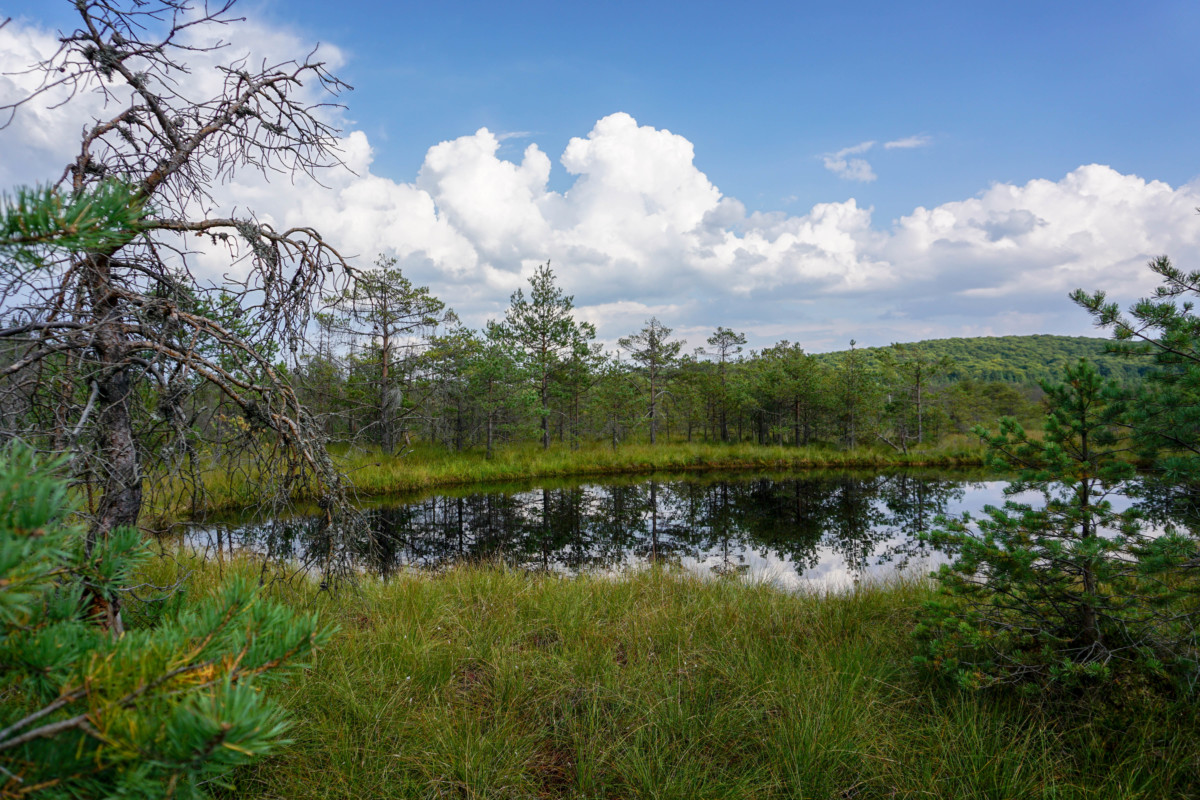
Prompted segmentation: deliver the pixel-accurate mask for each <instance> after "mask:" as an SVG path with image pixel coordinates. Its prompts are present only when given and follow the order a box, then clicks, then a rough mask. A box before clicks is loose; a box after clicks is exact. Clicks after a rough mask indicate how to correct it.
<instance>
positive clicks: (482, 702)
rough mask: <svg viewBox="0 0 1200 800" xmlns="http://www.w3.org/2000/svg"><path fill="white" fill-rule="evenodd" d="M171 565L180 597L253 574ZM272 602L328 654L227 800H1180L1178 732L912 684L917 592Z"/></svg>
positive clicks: (514, 591) (709, 588)
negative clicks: (280, 731) (288, 726)
mask: <svg viewBox="0 0 1200 800" xmlns="http://www.w3.org/2000/svg"><path fill="white" fill-rule="evenodd" d="M185 566H187V567H189V568H191V569H194V570H195V572H194V574H193V579H192V591H193V592H202V591H207V590H209V589H211V587H212V586H213V585H214V584H215V583H216V582H217V581H218V580H219V574H220V570H224V571H226V572H228V571H229V570H238V569H246V570H252V569H254V567H253V566H252V565H250V564H247V563H244V562H234V563H233V564H232V565H231V564H228V563H227V564H225V565H224V566H219V565H216V564H212V563H208V564H204V563H200V562H192V563H190V564H187V565H185ZM177 568H178V567H175V566H172V562H169V561H164V562H161V563H159V564H158V566H157V567H156V569H157V570H158V571H159V572H161V573H163V574H158V575H155V576H151V577H153V578H154V580H156V581H165V580H167V579H169V578H171V577H172V576H171V575H169V574H167V573H168V572H169V571H170V570H173V569H177ZM273 591H275V592H276V593H277V594H278V595H279V596H280V597H281V598H283V599H284V600H285V601H286V602H290V603H296V604H301V605H304V606H305V607H317V608H319V609H321V612H322V614H323V615H324V617H325V619H327V620H328V621H330V622H332V623H335V624H336V625H337V626H338V628H339V632H338V633H337V635H336V636H335V638H334V640H333V642H332V643H331V644H330V645H329V646H328V647H327V648H326V649H324V650H323V651H322V652H320V653H319V654H318V656H317V658H316V660H315V663H314V664H313V665H312V667H311V668H310V669H308V670H307V671H304V672H302V673H299V674H297V675H295V676H294V677H293V678H292V679H291V680H290V681H288V682H286V683H282V684H278V685H276V686H275V687H274V688H273V689H272V690H271V691H273V692H274V694H275V697H276V698H277V699H278V701H279V702H280V703H281V704H282V705H283V706H284V707H285V708H286V709H288V711H290V713H291V716H292V719H293V720H294V723H295V727H294V728H293V731H292V736H293V739H294V743H293V744H292V745H290V746H289V747H287V748H286V749H284V750H283V751H282V752H280V753H279V754H278V755H277V756H275V757H273V758H271V759H270V760H268V761H266V762H264V763H262V764H260V765H258V766H257V767H255V768H253V769H247V770H244V771H242V772H240V773H237V774H236V775H235V776H234V783H235V786H234V788H233V789H232V790H231V792H230V796H231V797H239V798H335V797H339V798H340V797H371V798H535V797H547V798H549V797H555V798H558V797H563V798H580V800H582V798H659V799H661V800H667V798H680V799H681V800H683V799H686V800H699V799H701V798H749V797H753V798H785V797H786V798H855V799H856V800H862V799H864V798H930V797H947V798H951V797H953V798H1160V797H1176V798H1178V797H1195V796H1200V783H1198V780H1200V779H1198V776H1200V744H1198V742H1200V737H1197V733H1200V731H1198V730H1197V727H1200V726H1197V723H1196V720H1195V716H1194V713H1192V712H1190V711H1189V712H1188V713H1187V714H1186V715H1185V714H1181V713H1179V710H1178V709H1174V710H1173V709H1171V708H1170V707H1162V708H1159V707H1157V706H1153V705H1139V706H1136V709H1137V710H1136V713H1129V712H1128V711H1127V710H1122V709H1120V708H1119V707H1118V706H1112V707H1111V708H1110V710H1109V711H1104V710H1103V709H1102V710H1100V711H1092V712H1088V713H1086V714H1085V713H1083V712H1076V713H1074V714H1073V715H1071V716H1066V715H1063V714H1062V713H1060V712H1061V710H1060V711H1059V712H1056V711H1054V710H1053V709H1052V707H1051V706H1036V705H1031V704H1028V703H1021V702H1018V701H1016V700H1012V699H1005V698H996V697H988V696H983V695H978V694H966V693H962V692H959V691H957V690H948V689H945V688H938V687H933V686H931V685H928V684H926V683H924V682H922V681H921V680H920V679H919V678H918V677H917V676H916V675H915V674H914V672H913V669H912V667H911V662H910V655H911V648H910V644H909V637H908V631H909V630H910V628H911V624H912V618H913V611H914V609H915V608H916V607H917V606H918V605H919V603H920V602H921V601H922V600H923V599H925V598H926V597H927V596H928V593H929V591H930V589H929V587H928V586H927V585H926V584H925V583H924V582H923V581H912V580H909V581H903V580H901V581H897V582H894V583H892V584H889V585H882V586H871V587H860V588H857V589H854V590H853V591H849V592H846V593H840V594H830V595H824V596H817V595H794V594H787V593H784V592H781V591H779V590H777V589H774V588H771V587H770V586H767V585H754V584H747V583H744V582H741V581H737V580H729V579H720V580H715V579H714V580H700V579H697V578H694V577H688V576H687V575H685V574H682V573H679V572H673V571H668V570H662V569H654V570H649V571H645V572H640V573H636V574H632V575H629V576H625V577H622V578H619V579H612V578H604V577H598V576H592V577H562V576H555V575H546V574H528V573H523V572H516V571H510V570H505V569H502V568H499V567H490V566H475V567H462V568H457V569H454V570H451V571H449V572H447V573H445V574H440V575H436V576H430V575H410V576H405V577H400V578H395V579H393V580H391V581H390V582H387V583H383V582H379V581H374V580H366V581H364V582H363V583H362V585H361V586H359V587H358V588H357V589H356V590H353V591H344V592H342V593H340V594H337V595H330V594H329V593H319V592H316V591H315V589H314V587H312V586H310V585H300V586H290V587H289V586H276V587H275V589H274V590H273ZM1113 708H1115V709H1116V710H1115V711H1114V710H1112V709H1113Z"/></svg>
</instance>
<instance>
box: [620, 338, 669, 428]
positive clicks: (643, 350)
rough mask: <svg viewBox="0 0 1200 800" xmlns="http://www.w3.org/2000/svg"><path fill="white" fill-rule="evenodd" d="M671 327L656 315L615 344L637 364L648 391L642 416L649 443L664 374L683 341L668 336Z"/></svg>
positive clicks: (663, 382) (662, 389)
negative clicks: (645, 411) (626, 351)
mask: <svg viewBox="0 0 1200 800" xmlns="http://www.w3.org/2000/svg"><path fill="white" fill-rule="evenodd" d="M670 336H671V329H670V328H668V327H667V326H666V325H663V324H662V323H661V322H659V321H658V318H657V317H651V318H650V319H648V320H646V325H645V326H644V327H643V328H642V329H641V330H640V331H638V332H637V333H635V334H633V335H632V336H624V337H622V338H621V339H619V340H618V344H620V345H621V347H624V348H625V349H626V350H628V351H629V357H630V358H631V359H632V360H633V361H634V362H635V363H637V364H638V365H639V366H640V367H641V372H642V374H643V375H644V376H645V378H646V383H647V386H648V390H649V409H648V411H647V414H646V419H647V420H649V422H650V444H655V442H656V441H657V434H658V417H659V414H658V412H659V410H660V404H661V401H662V398H663V396H664V395H665V394H666V386H665V383H666V373H667V371H668V370H669V369H671V367H673V366H674V365H675V363H676V362H677V361H678V359H679V350H680V348H682V347H683V342H681V341H679V340H678V339H671V338H669V337H670Z"/></svg>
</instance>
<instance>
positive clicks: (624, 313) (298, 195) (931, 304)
mask: <svg viewBox="0 0 1200 800" xmlns="http://www.w3.org/2000/svg"><path fill="white" fill-rule="evenodd" d="M254 35H255V37H258V36H259V33H258V32H257V29H255V33H254ZM262 36H263V37H268V34H267V33H266V32H264V33H262ZM278 36H279V37H280V38H278V39H275V40H271V39H269V38H265V39H264V41H267V42H268V43H269V44H270V45H271V46H272V47H274V48H278V49H279V50H280V51H286V52H290V53H295V52H306V51H307V48H305V47H304V46H303V43H302V42H299V41H298V40H296V39H295V38H294V37H290V35H287V34H278ZM0 37H3V38H0V72H6V71H9V69H10V68H11V66H12V65H13V62H14V60H21V59H24V60H25V61H26V63H27V62H28V60H30V59H29V56H30V54H36V52H38V49H39V48H41V47H47V46H52V45H53V44H54V40H53V37H51V36H49V35H48V34H46V33H44V32H39V31H37V30H36V29H33V28H29V27H28V26H21V25H18V24H10V25H9V26H8V27H7V28H5V29H2V30H0ZM239 41H240V39H239ZM5 80H8V81H9V82H8V83H3V81H5ZM20 90H21V87H20V86H14V85H13V84H12V79H11V78H0V92H2V94H0V102H3V98H5V97H11V96H12V94H13V93H14V92H17V91H20ZM92 102H93V100H92V99H91V98H82V105H79V104H74V103H73V104H71V105H68V106H67V107H65V108H63V109H59V110H54V111H51V110H45V109H33V108H30V109H23V110H22V112H21V113H20V114H19V115H18V121H17V123H15V124H14V127H12V128H10V129H9V130H6V131H4V132H2V133H0V141H3V142H4V147H5V152H6V158H5V159H2V160H0V163H2V164H3V165H4V166H3V168H4V170H5V171H4V172H0V175H2V176H3V180H4V181H5V183H6V184H12V183H16V182H30V181H31V180H38V179H42V180H45V179H48V178H53V177H56V176H57V175H58V174H59V173H60V172H61V169H62V164H63V163H64V161H65V157H69V154H70V151H71V150H72V149H73V147H74V143H75V141H77V136H78V131H79V130H80V125H81V121H80V116H79V115H80V114H81V113H82V115H83V118H84V119H86V117H87V115H89V114H91V113H95V111H96V109H94V108H93V107H91V106H89V105H87V104H88V103H92ZM72 109H73V110H72ZM80 109H82V111H81V110H80ZM69 114H73V115H74V116H69V117H68V116H64V115H69ZM39 125H45V126H50V129H53V130H54V131H56V133H55V134H54V135H53V136H48V135H47V136H41V138H38V136H40V135H41V134H39V133H38V132H37V131H36V130H34V128H36V127H37V126H39ZM513 138H515V137H513ZM504 139H505V136H504V134H501V133H496V132H492V131H490V130H489V129H487V128H480V129H479V130H477V131H475V132H474V133H469V134H466V135H463V136H460V137H458V138H455V139H451V140H448V141H444V142H440V143H436V144H433V145H432V146H431V147H430V148H429V150H428V152H427V153H426V156H425V159H424V162H423V163H422V164H421V165H419V168H416V167H417V165H414V174H415V178H414V179H413V180H411V181H400V180H394V179H392V178H389V177H386V176H383V175H379V174H376V173H375V172H374V171H373V169H372V159H373V150H372V145H371V142H370V141H369V140H368V137H367V136H366V134H365V133H363V132H362V131H356V130H352V131H350V132H348V133H347V134H346V135H345V138H344V139H343V140H342V142H341V146H342V153H343V156H344V159H345V161H346V164H347V166H348V167H349V169H348V170H344V171H340V172H336V173H329V174H326V175H324V176H322V183H321V184H317V183H316V182H314V181H311V180H307V179H298V180H296V181H295V182H294V183H291V182H288V181H286V180H285V181H282V182H280V181H274V182H271V183H268V182H266V181H265V180H264V179H263V178H262V177H261V176H259V175H257V174H255V173H253V172H243V173H241V174H239V175H238V176H237V178H236V180H235V181H234V182H231V183H229V184H227V185H224V186H221V187H218V188H217V190H216V191H215V192H214V211H217V212H218V213H230V212H231V210H232V209H234V208H237V209H243V210H244V209H246V208H252V209H254V210H255V212H256V213H257V214H258V215H259V217H260V218H262V219H264V220H266V221H270V222H273V223H275V224H277V225H286V226H291V225H298V224H305V225H315V226H317V227H319V228H320V230H321V231H322V233H323V234H324V236H325V237H326V238H327V239H328V240H329V241H331V242H334V243H335V244H336V245H337V246H338V247H339V249H340V250H341V251H342V252H343V253H345V254H348V255H352V256H356V257H358V258H359V259H360V262H361V263H369V262H370V261H371V260H373V259H374V257H375V256H376V255H377V254H379V253H385V254H388V255H392V256H395V257H396V258H397V259H398V261H399V263H400V265H401V266H402V268H403V269H404V270H405V272H406V274H407V275H408V276H409V277H410V278H411V279H413V280H414V281H416V282H418V283H420V284H428V285H429V286H430V288H431V289H432V290H433V292H434V293H435V294H437V295H438V296H440V297H442V298H444V299H445V300H446V301H447V302H448V303H449V304H450V305H451V306H453V307H454V308H455V309H456V310H457V311H458V312H459V313H460V316H461V317H462V318H463V319H464V321H466V322H467V323H468V324H472V325H480V324H482V323H483V322H484V321H485V320H486V319H488V318H489V317H491V318H495V317H497V316H499V315H501V314H503V311H504V308H505V307H506V306H507V303H508V298H509V295H510V294H511V293H512V292H513V291H514V290H515V289H516V288H517V287H519V286H522V285H524V283H525V281H526V280H527V278H528V276H529V275H530V274H531V273H532V271H533V270H534V268H535V267H536V266H537V265H538V264H539V263H544V262H545V261H546V260H550V261H551V262H552V265H553V266H554V269H555V272H556V274H557V275H558V276H559V280H560V282H561V284H562V286H563V287H564V289H565V290H566V291H567V292H568V293H570V294H574V295H575V299H576V305H577V307H578V308H579V312H580V315H581V316H582V317H583V318H585V319H588V320H589V321H592V322H594V323H595V324H596V325H597V327H598V328H599V332H600V335H601V337H602V338H603V339H605V340H606V341H607V342H609V343H610V344H611V343H614V342H615V340H616V339H617V338H618V337H620V336H622V335H626V334H628V333H630V332H632V331H633V330H636V329H637V328H638V327H640V324H641V322H642V321H643V320H644V319H645V318H646V317H649V316H658V317H659V318H660V319H661V320H662V321H663V322H664V323H665V324H667V325H669V326H671V327H674V328H675V329H676V332H677V333H678V334H679V335H683V336H686V337H688V338H689V339H690V340H691V344H693V345H698V344H702V342H703V338H704V336H705V335H706V333H707V332H708V331H711V330H712V329H713V328H715V327H716V326H717V325H724V326H727V327H733V328H736V329H738V330H743V331H746V332H747V333H748V335H749V336H750V340H751V344H752V345H754V346H762V345H767V344H771V343H773V342H774V341H777V340H778V339H781V338H787V339H790V340H792V341H799V342H800V343H801V344H803V345H804V346H805V347H807V348H809V349H813V350H821V349H832V348H839V347H844V346H845V344H846V341H847V340H848V339H850V338H856V339H858V340H859V341H860V342H862V343H864V344H883V343H887V342H889V341H911V340H915V339H921V338H933V337H939V336H958V335H1000V334H1009V333H1029V332H1043V333H1072V334H1080V333H1087V332H1088V331H1089V320H1088V318H1087V316H1086V315H1085V314H1083V313H1082V312H1079V311H1077V310H1075V309H1074V308H1073V307H1072V306H1071V304H1070V302H1069V301H1068V300H1067V299H1066V293H1067V292H1068V291H1070V290H1071V289H1073V288H1076V287H1080V286H1082V287H1086V288H1103V289H1107V290H1109V291H1110V292H1112V293H1113V294H1114V296H1116V297H1118V298H1122V299H1132V298H1135V297H1137V296H1139V295H1141V294H1145V293H1147V292H1148V291H1149V290H1150V289H1151V288H1152V287H1153V280H1152V276H1150V275H1149V274H1148V272H1147V270H1145V269H1144V266H1143V265H1144V263H1145V262H1146V260H1148V259H1149V258H1151V257H1153V256H1155V255H1157V254H1160V253H1169V254H1171V255H1172V256H1173V257H1175V258H1176V259H1177V260H1178V262H1179V263H1181V264H1183V265H1187V266H1194V265H1196V264H1197V263H1200V223H1198V221H1197V218H1196V215H1195V211H1194V209H1195V208H1196V207H1197V206H1200V182H1197V183H1192V184H1186V185H1183V186H1177V187H1172V186H1169V185H1167V184H1165V183H1163V182H1160V181H1154V180H1146V179H1144V178H1141V177H1139V176H1136V175H1127V174H1122V173H1120V172H1117V171H1116V170H1113V169H1112V168H1110V167H1107V166H1103V165H1099V164H1090V165H1084V166H1081V167H1079V168H1077V169H1075V170H1073V171H1071V172H1070V173H1068V174H1067V175H1065V176H1057V177H1056V178H1055V179H1039V180H1033V181H1029V182H1028V183H1025V184H1004V183H998V184H994V185H992V186H990V187H988V188H986V189H984V190H983V191H981V192H980V193H979V194H977V195H975V196H974V197H969V198H965V199H961V200H956V201H954V202H949V203H944V204H942V205H938V206H935V207H932V208H925V207H920V208H916V209H914V210H913V211H912V212H911V213H910V214H907V215H904V216H902V217H901V218H900V219H898V220H896V221H895V222H894V223H893V224H892V225H890V226H888V227H886V228H881V227H878V226H876V224H875V223H874V220H873V219H872V209H870V208H864V207H862V206H860V205H859V204H858V203H857V202H856V201H855V200H854V199H849V200H846V201H843V202H829V203H819V204H817V205H815V206H813V207H812V208H810V209H808V210H807V211H805V212H804V213H787V212H784V211H776V212H748V211H747V209H746V207H745V206H744V205H743V204H742V203H741V202H739V201H738V200H737V199H736V198H732V197H728V196H725V195H723V194H722V193H721V191H720V189H719V188H718V187H717V186H715V185H714V184H713V183H712V181H711V180H709V178H708V176H706V175H705V174H704V173H703V172H702V171H701V170H700V169H698V168H697V167H696V165H695V152H694V148H693V145H692V143H691V142H690V141H689V140H688V139H687V138H685V137H684V136H682V135H680V134H678V133H674V132H672V131H669V130H666V129H663V128H656V127H654V126H651V125H645V124H641V123H639V122H638V121H637V120H635V119H634V118H633V117H632V116H630V115H629V114H625V113H614V114H611V115H608V116H606V117H603V118H602V119H600V120H598V121H597V122H596V123H595V125H594V126H593V127H592V129H591V130H590V131H588V132H586V133H584V134H582V135H580V136H578V137H576V138H573V139H571V140H570V142H569V143H568V144H567V146H566V148H565V149H564V151H563V152H562V153H561V154H558V157H557V162H558V166H556V165H555V163H554V158H553V155H554V154H549V153H546V152H545V151H543V150H542V149H541V148H540V147H539V146H538V144H536V143H530V144H529V145H528V146H527V147H525V149H524V150H523V151H522V152H520V154H519V157H514V158H507V157H503V156H502V155H501V151H502V144H503V141H504ZM926 141H927V140H925V139H923V137H909V138H908V139H897V140H895V141H894V142H887V143H884V144H883V146H882V147H883V148H885V149H886V148H888V147H889V146H890V147H892V148H893V149H895V148H900V149H903V148H905V147H916V146H919V145H920V144H923V143H925V142H926ZM14 145H15V146H17V147H18V150H16V151H14V150H10V149H9V148H11V147H13V146H14ZM875 147H877V143H876V142H874V141H870V142H863V143H861V144H858V145H855V146H854V147H851V148H846V149H844V150H842V151H839V152H838V153H834V154H831V155H830V156H828V157H827V158H829V159H832V160H833V161H834V162H837V161H839V160H840V161H843V162H844V163H845V166H844V167H841V168H840V169H842V171H843V172H845V173H850V174H855V171H856V170H857V174H860V175H862V176H865V175H867V174H870V175H871V176H872V177H873V176H874V173H873V171H872V170H871V169H870V165H869V164H866V162H865V160H863V159H862V158H861V156H862V155H864V154H865V153H867V152H868V151H871V150H872V148H875ZM9 152H19V153H21V154H22V155H21V162H20V163H14V162H13V160H12V159H10V158H8V157H7V153H9ZM64 154H65V157H64ZM856 160H858V161H863V163H864V164H866V166H865V167H860V166H855V165H853V162H854V161H856ZM557 168H561V169H565V170H566V171H567V173H568V174H569V175H570V176H572V182H571V183H570V185H569V188H567V189H566V190H565V191H561V192H560V191H552V190H551V189H550V188H549V185H550V177H551V174H552V172H553V170H555V169H557ZM834 171H835V172H836V171H837V169H834ZM212 264H213V267H212V274H213V275H219V274H220V269H221V267H222V264H221V262H218V261H216V260H214V261H213V262H212Z"/></svg>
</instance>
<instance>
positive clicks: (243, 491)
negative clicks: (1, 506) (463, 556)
mask: <svg viewBox="0 0 1200 800" xmlns="http://www.w3.org/2000/svg"><path fill="white" fill-rule="evenodd" d="M332 455H333V457H334V461H335V463H336V464H337V465H338V467H339V468H341V469H342V470H343V471H344V472H345V473H346V475H347V476H348V478H349V481H350V485H351V488H352V491H353V493H354V494H356V495H357V496H359V497H374V496H380V495H387V494H396V493H401V492H419V491H425V490H429V489H438V488H450V487H456V486H466V485H473V484H480V485H483V484H495V483H504V482H512V481H528V480H531V479H551V478H566V477H588V476H596V477H600V476H613V475H646V474H651V473H655V472H672V473H682V472H697V471H706V470H751V469H752V470H799V469H830V468H838V469H840V468H883V467H905V466H908V467H956V466H977V465H980V464H982V463H983V456H982V451H981V450H980V449H979V447H978V446H977V445H976V444H974V443H972V442H971V441H969V440H968V439H966V438H964V437H952V438H951V439H948V440H947V441H946V442H945V443H944V444H943V445H942V446H941V447H939V448H936V449H929V450H913V451H911V452H909V453H907V454H902V453H898V452H896V451H894V450H889V449H881V448H858V449H855V450H837V449H832V448H827V447H816V446H814V447H801V448H796V447H777V446H762V445H756V444H749V443H742V444H715V443H703V442H691V443H689V442H660V443H659V444H658V445H655V446H650V445H646V444H626V445H622V446H620V447H619V448H617V449H615V450H614V449H612V448H611V447H607V446H603V445H598V444H591V445H584V446H581V447H579V448H578V449H572V448H570V447H568V446H566V445H557V446H554V447H551V448H550V449H549V450H542V448H541V447H539V446H537V445H515V446H512V447H508V448H503V449H500V450H497V452H496V454H495V457H494V458H492V459H488V458H486V457H485V454H484V452H483V451H482V450H467V451H463V452H459V453H456V452H453V451H450V450H446V449H445V448H441V447H432V446H427V445H426V446H416V447H414V448H411V449H409V450H407V451H405V452H403V453H400V454H396V455H386V454H384V453H382V452H380V451H379V450H378V449H377V448H359V447H347V446H335V447H334V448H332ZM204 484H205V501H204V505H203V507H202V508H196V509H194V508H192V507H191V505H190V504H189V499H190V497H191V494H190V493H189V492H187V491H184V490H183V489H182V487H173V486H172V480H171V478H170V477H169V476H168V477H165V478H162V479H158V480H157V481H156V486H157V488H158V489H159V491H158V492H156V493H155V496H156V497H157V498H159V499H158V501H157V505H155V507H154V508H152V509H150V510H149V511H148V513H147V518H148V519H149V520H150V521H151V522H152V523H153V522H157V521H161V520H170V519H182V518H186V517H189V516H194V515H196V514H198V513H208V512H213V511H229V510H232V509H237V508H241V507H245V506H252V505H254V504H255V502H256V498H257V497H258V490H259V487H258V486H257V485H256V483H255V481H254V476H253V475H252V474H250V473H249V472H247V471H245V470H236V471H229V470H222V469H216V468H214V469H211V470H209V471H208V472H207V473H206V474H205V475H204ZM296 499H297V500H309V499H313V498H308V497H297V498H296Z"/></svg>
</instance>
